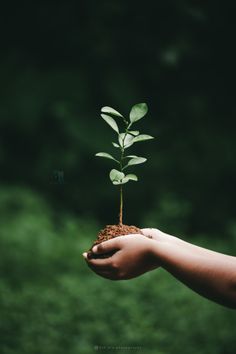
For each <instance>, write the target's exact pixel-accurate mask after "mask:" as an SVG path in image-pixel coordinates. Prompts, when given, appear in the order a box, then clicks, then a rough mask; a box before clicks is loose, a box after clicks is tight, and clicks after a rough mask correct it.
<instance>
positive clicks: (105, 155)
mask: <svg viewBox="0 0 236 354" xmlns="http://www.w3.org/2000/svg"><path fill="white" fill-rule="evenodd" d="M95 156H98V157H105V158H106V159H110V160H114V161H116V162H118V163H119V161H117V160H116V159H115V158H114V157H113V156H111V155H110V154H108V153H107V152H98V153H97V154H95Z"/></svg>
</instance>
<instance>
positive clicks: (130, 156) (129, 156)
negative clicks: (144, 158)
mask: <svg viewBox="0 0 236 354" xmlns="http://www.w3.org/2000/svg"><path fill="white" fill-rule="evenodd" d="M133 157H138V156H136V155H127V156H124V159H126V158H131V159H132V158H133Z"/></svg>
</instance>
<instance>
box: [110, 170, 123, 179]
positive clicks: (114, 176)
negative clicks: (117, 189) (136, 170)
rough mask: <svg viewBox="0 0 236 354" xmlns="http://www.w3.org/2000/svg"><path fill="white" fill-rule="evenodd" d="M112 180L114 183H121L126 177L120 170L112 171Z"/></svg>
mask: <svg viewBox="0 0 236 354" xmlns="http://www.w3.org/2000/svg"><path fill="white" fill-rule="evenodd" d="M109 176H110V180H111V181H112V182H113V181H117V182H120V180H122V178H124V177H125V174H124V173H123V172H120V171H118V170H115V169H112V170H111V171H110V175H109Z"/></svg>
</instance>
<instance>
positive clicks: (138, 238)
mask: <svg viewBox="0 0 236 354" xmlns="http://www.w3.org/2000/svg"><path fill="white" fill-rule="evenodd" d="M155 244H156V241H155V240H153V239H151V238H148V237H145V236H144V235H141V234H132V235H125V236H119V237H115V238H113V239H111V240H108V241H105V242H102V243H100V244H99V245H97V246H94V247H93V249H92V251H93V253H98V254H102V253H108V252H111V251H116V253H114V254H113V256H112V257H109V258H103V259H88V258H87V254H86V253H84V254H83V256H84V257H85V259H86V261H87V263H88V266H89V267H90V268H91V269H92V270H93V271H94V272H95V273H96V274H98V275H100V276H102V277H104V278H107V279H111V280H124V279H131V278H135V277H137V276H139V275H141V274H143V273H145V272H147V271H150V270H153V269H155V268H157V267H158V266H159V264H158V261H157V260H156V258H155V257H154V255H153V252H152V250H153V247H155V246H156V245H155Z"/></svg>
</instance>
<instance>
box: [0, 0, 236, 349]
mask: <svg viewBox="0 0 236 354" xmlns="http://www.w3.org/2000/svg"><path fill="white" fill-rule="evenodd" d="M234 10H235V5H233V3H231V2H229V3H228V4H227V3H226V4H223V3H221V2H215V1H214V2H213V1H205V2H204V4H203V3H196V2H191V1H190V2H189V1H182V0H181V1H178V2H175V1H173V0H172V1H170V0H168V1H165V2H163V1H161V2H160V1H159V2H158V1H147V2H145V3H141V2H137V1H127V2H121V1H117V0H109V1H108V0H107V1H99V2H98V1H86V2H82V1H74V0H73V1H72V0H71V1H49V2H46V1H45V2H44V1H41V2H39V1H34V2H30V1H21V2H15V3H14V2H7V3H6V4H5V5H2V9H1V17H2V18H1V21H0V28H1V33H2V35H3V36H2V38H1V57H0V61H1V66H0V72H1V80H0V90H1V95H0V171H1V174H0V179H1V180H0V250H1V254H0V264H1V266H0V271H1V277H0V353H1V354H22V353H24V354H34V353H35V354H47V353H48V354H54V353H55V354H61V353H68V354H76V353H81V354H87V353H88V354H90V353H93V352H108V351H109V352H118V351H121V352H125V351H129V352H131V351H132V352H142V353H153V354H154V353H155V354H156V353H158V354H172V353H182V354H185V353H186V354H199V353H202V354H209V353H214V354H221V353H222V354H223V353H224V354H231V353H232V354H233V353H235V347H236V339H235V334H236V333H235V321H236V314H235V312H234V311H232V310H229V309H225V308H223V307H221V306H219V305H216V304H214V303H211V302H209V301H208V300H205V299H203V298H200V297H199V296H198V295H196V294H194V293H193V292H191V291H190V290H189V289H187V288H185V287H184V286H183V285H181V284H180V283H178V282H177V281H176V280H175V279H173V278H172V277H171V276H170V275H168V274H167V273H166V272H165V271H163V270H158V271H153V272H150V273H149V274H145V275H144V276H142V277H140V278H137V279H134V280H131V281H124V282H112V281H108V280H105V279H102V278H100V277H98V276H96V275H95V274H93V273H92V272H91V271H90V270H89V269H88V268H87V266H86V264H85V262H84V261H83V259H82V256H81V253H82V252H83V251H84V250H87V249H88V248H89V247H90V245H91V243H92V241H93V240H94V239H95V238H96V234H97V232H98V230H99V229H100V228H102V227H103V226H104V225H105V224H113V223H117V221H118V190H117V188H114V187H113V185H112V184H111V182H110V181H109V178H108V173H109V171H110V168H112V167H113V164H112V161H108V160H107V161H106V160H102V159H97V158H95V157H94V154H95V153H96V152H98V151H108V152H112V151H113V148H112V146H111V141H112V140H114V134H113V131H112V130H111V129H110V128H109V127H108V126H107V125H106V124H105V123H104V121H103V120H102V119H101V118H100V117H99V111H100V108H101V107H102V106H104V105H109V106H112V107H114V108H116V109H118V110H119V111H121V112H122V113H124V114H128V112H129V110H130V108H131V106H132V105H133V104H135V103H139V102H146V103H147V104H148V106H149V114H148V116H147V118H145V119H143V120H141V121H140V122H139V124H137V127H139V128H140V130H141V131H142V132H144V133H147V134H151V135H154V136H155V137H156V139H155V140H153V141H150V142H144V143H140V144H137V145H134V148H133V147H131V148H130V153H137V154H140V155H141V156H145V157H147V158H148V161H147V163H146V164H144V165H142V166H137V167H134V168H133V170H132V171H133V172H134V173H137V175H138V176H139V182H137V183H132V182H131V183H129V184H128V185H127V186H126V188H125V208H124V222H125V223H127V224H135V225H137V226H140V227H149V226H150V227H157V228H160V229H162V230H163V231H166V232H169V233H172V234H175V235H179V236H181V237H182V238H184V239H186V240H188V241H190V242H194V243H196V244H198V245H202V246H205V247H209V248H211V249H215V250H218V251H221V252H225V253H230V254H232V255H233V254H235V250H236V217H235V197H236V192H235V177H236V165H235V155H236V139H235V113H236V104H235V60H236V54H235V53H236V51H235V33H236V31H235V19H234V17H235V16H234V13H235V11H234ZM109 346H113V347H115V348H109ZM119 346H120V347H122V346H123V347H128V348H126V349H125V348H123V349H118V347H119Z"/></svg>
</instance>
